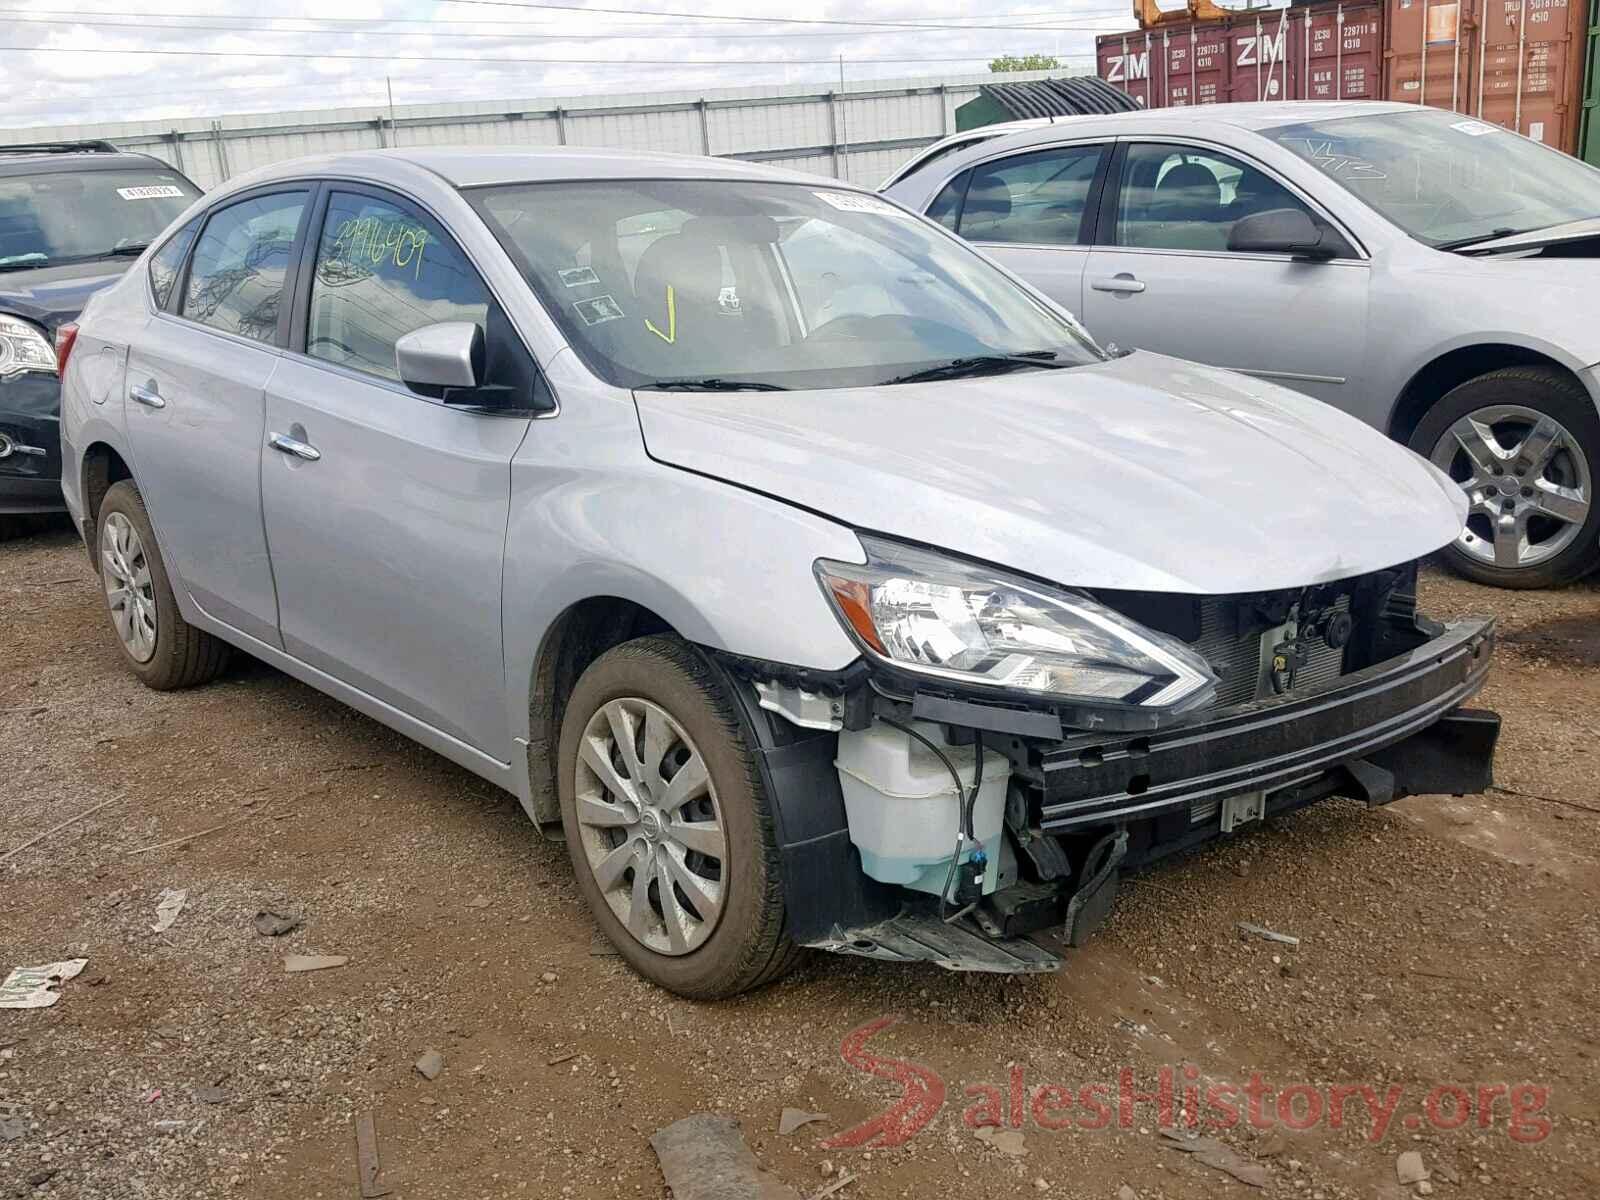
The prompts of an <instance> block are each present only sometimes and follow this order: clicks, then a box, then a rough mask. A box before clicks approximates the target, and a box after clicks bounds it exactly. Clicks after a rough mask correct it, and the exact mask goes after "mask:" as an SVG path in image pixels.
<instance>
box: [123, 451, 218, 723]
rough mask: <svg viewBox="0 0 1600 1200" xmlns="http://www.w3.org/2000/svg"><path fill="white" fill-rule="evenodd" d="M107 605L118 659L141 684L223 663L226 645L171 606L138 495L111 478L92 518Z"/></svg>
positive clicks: (177, 682) (196, 678) (214, 671)
mask: <svg viewBox="0 0 1600 1200" xmlns="http://www.w3.org/2000/svg"><path fill="white" fill-rule="evenodd" d="M95 541H96V556H97V559H98V563H99V567H100V582H101V585H102V586H103V588H104V590H105V597H106V611H107V612H108V613H109V614H110V617H111V627H112V629H113V630H114V631H115V633H116V635H117V645H118V646H119V647H120V648H121V650H122V656H123V659H124V660H125V661H126V662H127V664H128V666H129V668H130V669H131V670H132V671H133V673H134V674H135V675H137V676H138V677H139V679H140V681H141V682H143V683H144V685H145V686H146V687H151V688H155V689H156V690H157V691H168V690H170V689H173V688H182V687H193V686H194V685H195V684H199V683H205V682H207V681H209V680H211V679H215V678H216V677H217V676H218V675H219V674H221V672H222V668H223V667H224V666H225V665H227V661H228V646H227V644H226V643H225V642H222V641H219V640H218V639H216V638H214V637H212V636H211V635H210V634H209V633H206V632H204V631H203V630H200V629H196V628H195V627H194V626H193V625H191V624H189V622H187V621H185V620H184V619H183V616H182V614H180V613H179V612H178V602H177V600H176V599H175V598H174V596H173V594H172V584H171V582H170V581H169V580H168V578H167V568H166V565H165V564H164V563H163V562H162V561H161V551H160V549H159V548H158V547H157V545H156V535H155V530H154V529H152V528H151V526H150V515H149V513H147V512H145V508H144V498H143V497H141V496H140V495H139V489H138V488H137V487H135V486H134V485H133V483H132V481H131V480H126V479H125V480H123V481H122V482H120V483H114V484H112V485H111V489H110V490H109V491H108V492H106V496H105V499H104V500H103V501H102V502H101V504H100V512H99V515H98V517H97V520H96V533H95Z"/></svg>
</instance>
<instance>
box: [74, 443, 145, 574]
mask: <svg viewBox="0 0 1600 1200" xmlns="http://www.w3.org/2000/svg"><path fill="white" fill-rule="evenodd" d="M132 478H133V472H132V471H130V470H129V469H128V464H127V463H126V462H125V461H124V460H123V457H122V455H120V454H118V453H117V452H116V450H114V449H113V448H112V447H110V446H108V445H107V444H106V443H105V442H95V443H94V444H93V445H91V446H90V447H89V448H88V449H87V450H85V451H84V452H83V523H84V530H83V532H84V540H85V542H86V543H87V544H88V545H89V546H90V547H93V545H94V533H95V525H96V523H97V522H98V520H99V518H100V504H101V501H103V500H104V499H105V498H106V493H107V492H109V491H110V490H111V485H112V484H114V483H118V482H120V481H121V480H124V479H132ZM89 561H90V563H91V564H93V566H94V569H95V571H96V572H97V573H98V572H99V570H100V562H99V559H98V558H97V557H96V555H95V554H93V553H92V552H91V553H90V555H89Z"/></svg>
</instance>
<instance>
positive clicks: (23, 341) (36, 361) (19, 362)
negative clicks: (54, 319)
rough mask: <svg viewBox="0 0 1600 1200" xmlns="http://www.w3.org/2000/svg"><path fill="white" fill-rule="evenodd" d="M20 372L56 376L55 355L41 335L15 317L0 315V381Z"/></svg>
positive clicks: (32, 326) (37, 329) (42, 334)
mask: <svg viewBox="0 0 1600 1200" xmlns="http://www.w3.org/2000/svg"><path fill="white" fill-rule="evenodd" d="M24 371H45V372H48V373H49V374H51V375H54V374H55V373H56V352H55V349H54V347H52V346H51V345H50V343H49V342H47V341H46V340H45V336H44V333H43V332H42V331H41V330H40V329H39V328H38V326H36V325H31V324H29V323H28V322H27V321H24V320H22V319H21V318H19V317H8V316H6V315H5V314H4V313H0V379H4V378H9V377H10V376H12V375H21V374H22V373H23V372H24Z"/></svg>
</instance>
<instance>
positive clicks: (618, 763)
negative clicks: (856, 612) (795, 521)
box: [559, 637, 798, 1000]
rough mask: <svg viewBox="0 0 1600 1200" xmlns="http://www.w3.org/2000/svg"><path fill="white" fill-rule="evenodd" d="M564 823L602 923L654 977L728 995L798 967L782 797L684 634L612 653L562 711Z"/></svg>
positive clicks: (698, 995)
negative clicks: (783, 863) (769, 789)
mask: <svg viewBox="0 0 1600 1200" xmlns="http://www.w3.org/2000/svg"><path fill="white" fill-rule="evenodd" d="M559 780H560V783H559V794H560V800H561V824H562V827H563V829H564V830H565V832H566V839H567V848H568V852H569V853H570V855H571V858H572V867H573V870H574V872H576V874H577V878H578V886H579V888H580V889H581V890H582V892H583V896H584V900H585V901H586V902H587V903H588V905H589V910H590V912H592V913H593V914H594V917H595V920H596V921H598V922H599V924H600V928H601V929H602V931H603V932H604V933H605V935H606V936H607V937H608V938H609V939H610V940H611V942H612V944H613V945H615V946H616V947H617V950H618V952H619V953H620V954H621V955H622V956H623V957H624V958H625V959H627V960H628V962H629V964H630V965H631V966H632V967H633V968H634V969H635V970H636V971H638V972H639V973H640V974H641V975H643V976H645V978H647V979H650V980H652V981H653V982H655V983H658V984H660V985H661V986H662V987H664V988H666V989H667V990H669V991H672V992H676V993H677V994H678V995H680V996H686V997H689V998H691V999H697V1000H717V999H723V998H725V997H728V996H733V995H737V994H738V993H740V992H744V991H749V990H750V989H752V988H756V987H760V986H762V985H763V984H766V983H768V982H770V981H772V980H773V979H776V978H777V977H778V976H779V975H781V974H782V973H783V972H785V971H786V970H788V968H789V967H790V966H791V965H793V963H794V961H795V959H796V957H797V956H798V951H797V950H796V948H795V946H794V943H793V942H792V941H791V940H790V939H789V937H788V934H787V931H786V928H785V914H784V906H783V898H782V897H783V893H782V887H781V880H780V876H779V865H778V851H777V839H776V836H775V834H774V829H773V817H772V807H771V804H770V802H769V800H768V798H767V795H766V789H765V788H764V787H763V785H762V781H761V776H760V773H759V771H757V769H756V765H755V761H754V759H753V757H752V755H751V753H750V750H749V748H748V747H747V746H746V744H745V741H744V738H743V736H742V735H741V733H740V729H739V724H738V720H737V718H736V716H735V714H734V712H733V709H732V707H731V706H730V705H729V703H728V700H727V697H726V696H725V695H724V693H723V690H722V684H721V683H720V681H719V680H718V679H717V678H716V677H715V676H714V675H713V674H712V672H711V670H710V669H709V667H708V666H707V665H706V663H705V662H704V660H703V659H702V658H701V657H700V655H699V653H698V652H697V651H696V650H694V649H693V648H692V647H691V646H689V645H688V644H687V643H685V642H683V641H681V640H679V639H677V638H672V637H645V638H639V639H637V640H635V641H632V642H626V643H624V644H623V645H621V646H617V647H615V648H614V649H612V650H610V651H608V652H606V653H605V654H604V655H602V656H601V657H600V658H599V659H597V660H596V661H595V662H594V663H593V664H592V665H591V666H590V667H589V669H588V670H586V671H585V672H584V673H583V676H582V677H581V678H580V679H579V680H578V685H577V687H576V688H575V689H574V690H573V693H572V697H571V699H570V701H569V702H568V704H567V708H566V712H565V715H564V716H563V718H562V722H561V747H560V754H559Z"/></svg>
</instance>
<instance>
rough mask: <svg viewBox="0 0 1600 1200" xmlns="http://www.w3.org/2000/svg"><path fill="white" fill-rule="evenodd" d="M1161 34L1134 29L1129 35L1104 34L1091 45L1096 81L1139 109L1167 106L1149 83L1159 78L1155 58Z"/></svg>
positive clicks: (1159, 92)
mask: <svg viewBox="0 0 1600 1200" xmlns="http://www.w3.org/2000/svg"><path fill="white" fill-rule="evenodd" d="M1165 32H1166V31H1165V30H1148V29H1137V30H1135V31H1134V32H1132V33H1113V34H1106V35H1105V36H1103V37H1100V38H1098V39H1097V40H1096V43H1095V52H1096V53H1095V57H1096V62H1097V69H1098V71H1099V73H1100V78H1101V79H1104V80H1105V81H1106V82H1107V83H1109V84H1111V85H1112V86H1113V87H1117V88H1121V89H1122V90H1123V91H1124V92H1126V93H1128V95H1130V96H1132V97H1133V98H1134V99H1135V100H1136V101H1138V103H1139V106H1140V107H1141V108H1161V107H1163V106H1164V105H1165V104H1166V103H1167V97H1166V93H1165V92H1164V91H1157V90H1156V89H1155V87H1154V84H1153V80H1155V79H1160V78H1161V77H1162V70H1161V66H1162V64H1161V61H1160V57H1159V56H1160V54H1161V39H1162V37H1163V35H1164V34H1165ZM1152 60H1154V62H1155V70H1154V71H1152V70H1151V64H1152Z"/></svg>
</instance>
